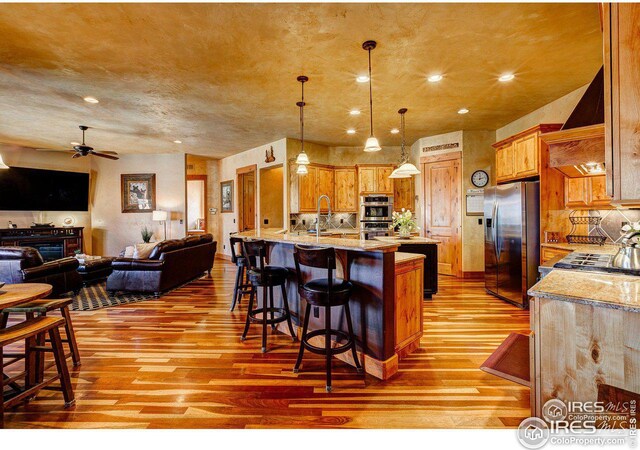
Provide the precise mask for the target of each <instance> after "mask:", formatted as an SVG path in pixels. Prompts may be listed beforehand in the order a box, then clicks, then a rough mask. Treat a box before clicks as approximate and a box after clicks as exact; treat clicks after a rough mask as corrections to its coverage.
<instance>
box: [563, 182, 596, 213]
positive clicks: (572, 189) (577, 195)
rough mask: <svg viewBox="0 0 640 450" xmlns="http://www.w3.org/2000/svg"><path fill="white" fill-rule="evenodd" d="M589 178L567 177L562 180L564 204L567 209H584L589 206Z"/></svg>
mask: <svg viewBox="0 0 640 450" xmlns="http://www.w3.org/2000/svg"><path fill="white" fill-rule="evenodd" d="M589 194H590V187H589V179H588V178H587V177H582V178H569V177H565V180H564V204H565V207H566V208H567V209H584V208H588V207H589V203H590V201H591V198H590V195H589Z"/></svg>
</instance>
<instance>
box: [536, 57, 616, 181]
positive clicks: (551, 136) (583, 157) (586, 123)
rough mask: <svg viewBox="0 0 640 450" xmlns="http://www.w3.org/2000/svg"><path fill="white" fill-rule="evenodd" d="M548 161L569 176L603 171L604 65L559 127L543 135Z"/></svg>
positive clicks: (594, 173)
mask: <svg viewBox="0 0 640 450" xmlns="http://www.w3.org/2000/svg"><path fill="white" fill-rule="evenodd" d="M541 138H542V140H543V141H544V142H546V143H547V145H549V165H550V166H551V167H553V168H555V169H557V170H559V171H560V172H562V173H563V174H565V175H566V176H568V177H571V178H576V177H585V176H595V175H604V174H605V170H604V154H605V153H604V67H601V68H600V70H599V71H598V74H597V75H596V76H595V78H594V79H593V81H592V82H591V84H590V85H589V87H588V88H587V90H586V91H585V93H584V95H583V96H582V98H581V99H580V101H579V102H578V104H577V105H576V107H575V109H574V110H573V112H572V113H571V115H570V116H569V118H568V119H567V121H566V122H565V124H564V125H563V126H562V128H561V129H560V130H558V131H554V132H551V133H544V134H542V135H541Z"/></svg>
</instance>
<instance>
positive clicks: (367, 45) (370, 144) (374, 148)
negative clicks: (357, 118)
mask: <svg viewBox="0 0 640 450" xmlns="http://www.w3.org/2000/svg"><path fill="white" fill-rule="evenodd" d="M376 45H377V44H376V41H365V42H364V43H363V44H362V48H363V49H365V50H366V51H367V52H368V53H369V124H370V127H371V134H370V135H369V139H367V142H366V143H365V145H364V151H365V152H379V151H380V150H382V148H381V147H380V144H379V143H378V140H377V139H376V138H375V136H374V135H373V90H372V88H371V50H373V49H374V48H376Z"/></svg>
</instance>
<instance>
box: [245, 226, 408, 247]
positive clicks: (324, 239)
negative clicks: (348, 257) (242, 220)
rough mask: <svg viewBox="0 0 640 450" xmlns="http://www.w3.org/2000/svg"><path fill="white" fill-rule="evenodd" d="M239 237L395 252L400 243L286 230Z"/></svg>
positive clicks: (247, 234)
mask: <svg viewBox="0 0 640 450" xmlns="http://www.w3.org/2000/svg"><path fill="white" fill-rule="evenodd" d="M235 236H237V237H246V238H253V239H264V240H265V241H267V242H283V243H287V244H301V245H314V246H316V247H333V248H336V249H340V250H352V251H363V252H395V251H396V250H397V249H398V244H395V243H392V242H380V241H374V240H369V241H366V240H361V239H359V238H358V239H348V238H333V237H331V236H320V237H319V238H318V237H316V235H314V234H301V235H298V234H295V233H289V232H287V231H286V230H282V231H276V230H274V229H266V230H265V229H258V230H251V231H243V232H241V233H237V234H236V235H235Z"/></svg>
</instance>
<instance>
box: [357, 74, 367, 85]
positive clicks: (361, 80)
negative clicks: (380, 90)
mask: <svg viewBox="0 0 640 450" xmlns="http://www.w3.org/2000/svg"><path fill="white" fill-rule="evenodd" d="M356 81H357V82H358V83H366V82H367V81H369V77H368V76H367V75H358V76H357V77H356Z"/></svg>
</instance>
